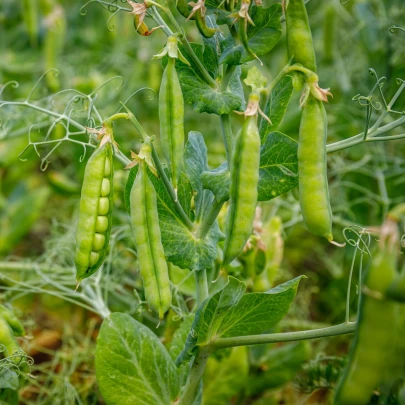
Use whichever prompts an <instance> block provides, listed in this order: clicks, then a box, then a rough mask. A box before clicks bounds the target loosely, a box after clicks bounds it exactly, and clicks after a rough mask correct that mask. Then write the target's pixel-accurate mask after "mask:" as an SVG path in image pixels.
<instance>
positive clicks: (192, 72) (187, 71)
mask: <svg viewBox="0 0 405 405" xmlns="http://www.w3.org/2000/svg"><path fill="white" fill-rule="evenodd" d="M191 46H192V48H193V50H194V52H195V53H196V55H197V57H198V58H199V59H200V60H202V61H203V62H205V63H206V64H208V65H207V66H205V67H206V69H207V70H208V71H209V72H210V73H211V74H216V72H217V69H215V68H213V67H212V66H211V67H210V64H211V62H212V61H214V59H215V57H214V55H213V53H212V50H210V49H207V50H206V51H204V52H203V47H202V45H199V44H191ZM181 50H182V52H183V55H184V56H185V57H186V58H187V60H188V61H189V62H190V66H187V65H186V64H185V63H183V62H181V61H179V60H177V61H176V70H177V72H178V76H179V80H180V84H181V90H182V92H183V97H184V101H185V102H186V103H187V104H191V105H192V107H193V109H194V111H197V112H200V113H201V112H206V113H209V114H218V115H222V114H229V113H230V112H231V111H234V110H237V109H238V108H239V107H240V105H241V103H242V99H241V97H240V96H239V95H238V94H234V93H232V92H230V91H228V90H226V91H219V90H218V89H216V88H212V87H210V86H209V85H208V84H207V83H206V82H205V81H204V80H203V79H202V78H201V75H200V71H199V69H198V68H197V66H196V65H195V64H194V62H193V60H192V59H191V58H190V57H189V55H188V54H187V53H186V51H185V50H184V48H181ZM166 63H167V61H166ZM215 63H217V62H215V61H214V64H215Z"/></svg>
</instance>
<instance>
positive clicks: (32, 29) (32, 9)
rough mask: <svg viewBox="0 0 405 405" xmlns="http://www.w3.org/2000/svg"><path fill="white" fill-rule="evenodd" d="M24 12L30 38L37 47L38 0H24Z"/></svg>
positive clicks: (32, 44)
mask: <svg viewBox="0 0 405 405" xmlns="http://www.w3.org/2000/svg"><path fill="white" fill-rule="evenodd" d="M21 4H22V13H23V18H24V22H25V25H26V29H27V32H28V35H29V38H30V43H31V46H33V47H36V46H37V45H38V28H39V21H38V20H39V19H38V8H39V7H38V0H23V1H22V3H21Z"/></svg>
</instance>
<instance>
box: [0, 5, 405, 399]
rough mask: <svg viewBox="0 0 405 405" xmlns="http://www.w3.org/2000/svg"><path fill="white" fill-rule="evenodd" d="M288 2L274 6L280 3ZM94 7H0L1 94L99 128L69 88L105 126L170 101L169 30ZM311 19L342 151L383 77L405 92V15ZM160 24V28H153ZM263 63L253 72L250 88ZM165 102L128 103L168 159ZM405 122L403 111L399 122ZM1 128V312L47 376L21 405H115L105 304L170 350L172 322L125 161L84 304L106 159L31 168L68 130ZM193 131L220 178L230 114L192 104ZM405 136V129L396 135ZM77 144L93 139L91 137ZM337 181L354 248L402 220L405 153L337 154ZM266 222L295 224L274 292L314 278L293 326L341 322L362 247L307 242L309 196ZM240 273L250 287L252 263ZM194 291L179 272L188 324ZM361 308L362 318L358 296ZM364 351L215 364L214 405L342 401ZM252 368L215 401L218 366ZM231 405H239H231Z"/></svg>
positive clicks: (251, 353) (339, 235) (338, 224)
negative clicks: (105, 385) (152, 302)
mask: <svg viewBox="0 0 405 405" xmlns="http://www.w3.org/2000/svg"><path fill="white" fill-rule="evenodd" d="M273 3H275V1H271V0H267V1H266V0H264V5H265V6H268V5H270V4H273ZM83 4H84V2H83V1H78V0H71V1H69V2H62V1H60V2H58V1H57V0H35V1H29V0H28V1H20V2H16V1H14V0H2V1H1V5H0V55H1V56H0V85H5V84H6V83H10V82H11V83H10V84H9V85H7V86H4V87H3V86H2V87H0V91H1V96H0V100H1V101H9V102H14V101H23V100H25V99H26V98H27V96H28V95H29V94H30V92H31V90H32V89H33V88H34V85H35V83H37V85H36V87H35V89H34V92H33V93H32V94H31V95H30V100H31V101H32V102H34V103H35V104H36V105H37V106H41V108H50V110H51V111H57V112H59V113H62V112H63V111H65V114H67V115H69V114H71V117H72V118H73V119H76V120H78V121H80V122H82V123H86V111H88V108H89V106H88V105H86V103H84V102H77V100H75V98H74V95H75V93H74V91H73V90H71V91H62V90H66V89H75V90H76V91H80V92H82V93H84V94H96V95H97V97H96V101H95V105H96V106H97V110H98V112H99V114H100V116H101V117H102V118H106V117H108V116H110V115H112V114H114V113H115V112H116V111H117V110H118V109H119V108H120V101H125V100H127V99H128V97H130V96H131V95H132V94H133V93H134V92H136V91H137V90H139V89H141V88H144V87H148V88H150V89H152V90H153V92H155V93H156V94H157V93H158V91H159V85H160V79H161V75H162V72H163V69H162V66H161V62H160V61H157V60H153V61H151V58H152V56H153V55H154V54H156V53H158V52H159V51H160V50H161V48H162V47H163V46H164V44H165V40H166V37H165V35H164V33H163V32H162V31H160V30H158V31H156V32H155V33H154V34H153V35H151V36H149V37H142V36H140V35H138V34H137V33H136V31H135V29H134V26H133V16H132V15H130V14H129V13H124V12H121V13H118V14H117V15H115V16H114V17H113V18H112V19H111V20H109V17H110V16H111V15H112V14H111V12H110V11H109V10H107V9H105V8H103V7H102V6H101V5H100V4H97V3H96V2H94V3H91V4H89V5H88V6H87V7H85V8H84V9H83V10H82V11H81V7H82V6H83ZM111 10H112V11H114V8H113V7H112V8H111ZM308 14H309V17H310V22H311V28H312V31H313V35H314V39H315V47H316V51H317V58H318V61H319V63H318V64H319V67H318V71H319V76H320V78H321V80H320V85H321V87H323V88H328V87H330V89H331V92H332V93H333V96H334V97H333V99H331V100H330V102H329V104H328V105H327V106H326V110H327V113H328V120H329V136H328V142H334V141H338V140H341V139H345V138H348V137H350V136H353V135H356V134H359V133H361V132H362V131H363V130H364V127H365V123H366V113H367V111H366V107H365V105H360V104H359V103H358V102H357V101H354V100H353V97H355V96H356V95H362V96H367V95H368V94H369V92H370V90H371V89H372V88H373V86H374V85H375V83H376V79H375V77H374V76H372V75H370V73H369V69H370V68H372V69H374V70H375V72H376V73H377V75H378V77H383V76H384V77H385V80H384V86H383V87H382V92H383V94H384V96H385V98H386V100H388V101H389V100H391V98H392V96H393V95H394V94H395V93H396V91H397V90H398V88H399V86H400V84H401V82H398V81H397V79H402V80H404V79H405V58H404V57H403V55H404V54H405V32H402V31H396V32H395V33H390V31H389V28H390V27H391V26H392V25H394V24H395V25H399V26H404V27H405V7H404V5H403V2H402V1H401V0H397V1H395V0H351V1H350V2H348V4H346V5H341V4H340V2H339V1H338V0H329V1H321V0H312V1H311V2H310V3H309V4H308ZM175 16H176V18H177V19H178V21H179V23H180V24H182V25H183V26H184V27H185V30H186V33H187V37H188V38H189V39H190V40H191V41H200V37H199V34H198V31H197V29H196V28H195V26H194V23H192V22H188V23H185V19H184V18H183V17H181V16H180V15H179V14H178V13H176V14H175ZM147 23H148V24H149V26H150V27H152V26H154V23H153V22H152V20H150V19H147ZM224 29H225V28H224ZM262 59H263V63H264V66H263V67H260V66H259V65H257V66H258V67H259V68H260V69H261V71H262V72H263V74H264V75H265V76H266V77H267V78H268V79H269V81H270V80H271V79H272V78H274V77H275V76H276V75H277V73H278V72H279V71H280V69H281V68H282V67H283V66H284V65H285V64H286V63H287V61H288V57H287V52H286V44H285V38H284V37H283V38H282V40H281V41H280V42H279V44H278V45H277V46H276V47H275V49H274V50H273V51H272V52H271V53H270V54H268V55H266V56H265V57H263V58H262ZM251 65H252V63H250V64H247V65H244V66H242V68H243V75H246V72H247V70H248V68H249V67H250V66H251ZM53 68H56V69H58V71H59V73H58V75H55V74H54V72H53V71H52V72H49V73H47V74H46V76H45V77H43V78H42V79H41V80H40V81H39V82H37V81H38V80H39V79H40V77H41V75H43V74H44V73H45V72H46V71H48V70H49V69H53ZM14 82H18V86H17V85H15V83H14ZM153 92H152V91H150V90H143V91H140V92H138V93H137V94H135V95H134V96H133V97H132V98H131V99H130V100H129V101H128V104H127V105H128V107H129V108H130V109H131V110H132V111H133V112H134V114H135V115H136V116H137V118H138V120H139V121H140V122H141V123H142V125H143V126H144V128H145V129H146V131H147V132H148V133H149V134H151V135H152V134H154V135H156V136H157V145H158V146H159V137H158V135H159V121H158V104H157V97H153ZM55 93H57V95H56V96H55V97H52V95H53V94H55ZM298 99H299V94H298V92H297V93H296V94H295V95H294V99H293V100H292V101H291V103H290V106H289V109H288V111H287V115H286V116H285V118H284V120H283V122H282V124H281V126H280V128H279V130H280V131H281V132H284V133H286V134H287V135H289V136H290V137H292V138H294V139H297V135H298V126H299V118H300V111H299V108H298ZM372 102H373V105H374V107H375V109H373V110H372V117H371V122H372V123H373V122H374V121H375V120H376V118H377V117H378V116H379V113H380V111H382V110H381V109H384V105H383V99H382V98H381V95H379V94H378V92H376V93H375V94H374V97H373V100H372ZM363 104H364V103H363ZM49 106H51V107H49ZM66 106H68V107H67V108H66ZM378 109H380V111H379V110H378ZM394 109H395V110H396V111H398V112H401V111H404V110H405V95H404V94H402V95H400V96H399V98H398V100H397V102H396V104H395V105H394ZM397 117H398V116H396V115H395V114H391V115H389V117H388V119H387V122H385V123H389V122H392V121H393V120H394V119H395V118H397ZM232 120H233V121H232V122H233V126H234V129H235V131H236V130H237V128H238V127H239V125H240V122H241V120H240V118H239V117H238V116H236V115H234V116H232ZM0 124H1V125H0V272H1V276H0V286H1V298H0V299H1V301H2V302H4V303H8V304H12V305H13V307H14V309H15V311H16V313H17V314H18V315H19V316H20V318H21V319H22V320H23V322H24V324H25V325H26V328H27V331H28V334H29V335H30V336H31V337H32V338H33V339H22V340H21V341H20V343H21V346H22V347H23V348H24V349H25V350H26V351H27V353H28V354H29V355H30V356H32V357H33V358H34V360H35V364H34V366H33V367H32V374H33V375H35V376H36V377H37V378H36V379H33V378H30V379H28V381H27V382H26V384H25V386H24V387H23V388H22V389H21V391H20V395H21V399H20V403H21V404H34V403H35V404H99V403H100V404H102V403H103V402H102V399H101V397H100V395H99V393H98V390H97V385H96V381H95V375H94V364H93V353H94V346H95V338H96V335H97V330H98V327H99V325H100V322H101V316H102V315H103V306H105V305H107V306H108V307H109V308H110V310H112V311H123V312H128V313H130V314H131V315H133V316H136V317H137V319H139V320H142V321H143V322H144V323H145V324H147V325H148V326H151V328H152V330H153V331H155V332H156V333H157V334H158V335H159V336H162V338H165V336H166V338H168V337H167V336H169V335H170V333H169V332H168V329H169V326H170V325H169V324H170V322H169V321H166V322H165V323H163V324H162V325H161V326H160V327H159V329H156V328H155V326H156V323H157V322H156V319H154V317H153V315H152V314H151V313H150V312H148V311H147V310H146V307H145V305H144V302H143V296H142V294H143V293H142V287H141V280H140V276H139V272H138V271H137V268H136V260H135V255H134V252H133V249H134V246H133V242H132V240H131V232H130V229H129V222H128V216H127V214H126V211H125V208H124V202H123V188H124V186H125V180H126V176H127V172H126V171H124V170H122V169H123V167H122V165H121V164H120V163H119V162H116V173H115V193H114V200H115V207H114V218H113V221H114V229H113V233H112V244H111V249H110V253H109V257H108V260H107V264H106V265H105V266H104V269H103V274H102V276H100V277H99V279H98V280H96V281H95V282H94V284H89V285H88V289H87V290H86V289H84V290H83V292H81V293H74V291H73V288H74V272H75V271H74V264H73V249H74V234H75V222H76V220H77V210H78V202H79V197H80V187H81V182H82V178H83V173H84V167H85V164H86V161H87V159H88V157H89V156H90V154H91V151H90V149H91V148H88V150H87V151H84V150H83V147H82V146H81V145H78V144H73V143H70V142H64V143H62V144H61V145H60V146H59V147H57V148H56V149H55V150H54V151H53V152H52V154H51V155H50V156H49V158H48V159H46V160H45V161H42V162H41V159H42V158H44V157H45V156H47V154H48V153H49V152H50V151H51V149H52V147H53V146H54V145H55V144H52V145H39V146H38V148H37V152H38V154H39V155H40V157H39V156H38V154H37V153H35V152H36V151H35V150H34V148H33V147H30V148H28V149H27V150H26V151H25V152H24V154H23V155H22V156H21V159H19V154H20V153H21V152H22V151H23V150H24V148H25V147H26V146H27V145H28V140H29V139H31V141H33V142H34V141H35V142H38V141H43V140H45V138H46V137H48V139H54V140H56V139H60V138H61V137H63V136H64V134H65V128H64V127H63V126H62V125H61V124H60V123H59V124H58V123H56V125H55V121H54V118H53V117H52V116H51V115H49V114H46V113H44V112H43V111H40V110H38V109H37V110H34V109H32V108H28V106H21V105H18V106H17V105H12V104H8V105H2V106H1V108H0ZM90 124H91V122H87V125H90ZM185 128H186V131H187V132H188V131H191V130H196V131H200V132H201V133H202V134H203V135H204V138H205V141H206V143H207V145H208V152H209V163H210V165H211V167H216V166H218V165H220V164H221V163H222V162H223V161H224V160H225V150H224V147H223V144H222V135H221V127H220V121H219V117H218V116H214V115H209V114H202V116H201V114H197V113H195V112H193V111H192V109H191V107H190V106H187V108H186V122H185ZM49 130H50V132H49V133H48V131H49ZM400 133H401V130H400V129H398V130H396V132H393V133H391V134H400ZM29 137H30V138H29ZM115 138H116V141H117V142H118V144H119V146H120V149H121V151H123V152H124V153H125V154H127V156H129V151H130V150H134V151H137V150H138V148H139V143H140V138H139V136H138V135H137V134H136V133H135V131H134V130H133V128H132V127H131V126H130V125H129V124H127V123H125V122H121V121H120V122H119V123H117V125H116V127H115ZM78 139H81V140H82V141H85V140H86V137H85V136H81V137H78ZM84 152H86V153H85V156H84ZM83 156H84V157H83ZM81 157H83V158H81ZM22 159H23V160H22ZM44 169H46V170H44ZM328 173H329V179H330V193H331V203H332V208H333V212H334V222H335V229H334V233H335V235H336V239H337V240H338V241H341V242H342V241H344V237H343V229H344V228H346V227H348V226H350V225H353V224H358V225H361V226H363V227H371V226H379V225H380V224H381V223H382V222H383V220H384V218H385V215H386V214H387V212H388V210H389V209H391V208H392V207H394V206H395V205H397V204H399V203H402V202H404V201H405V176H404V173H405V142H404V141H401V140H399V141H392V142H379V143H374V144H367V145H359V146H355V147H353V148H351V149H346V150H344V151H340V152H336V153H333V154H329V156H328ZM262 209H263V212H264V213H265V217H266V220H268V221H269V223H270V222H271V220H272V218H275V217H277V218H280V219H281V222H282V230H281V231H280V232H279V237H280V238H281V240H282V243H283V244H284V251H283V250H282V249H281V248H280V249H279V250H280V252H279V253H280V254H279V256H280V257H279V258H278V259H277V260H275V263H276V264H275V269H274V272H273V273H274V274H273V276H274V278H273V280H272V283H274V282H275V283H278V282H281V281H285V280H288V279H289V278H291V277H294V276H296V275H300V274H305V275H306V276H307V277H308V279H307V280H305V281H303V282H302V286H301V287H300V291H299V293H298V297H297V300H296V302H295V304H294V307H293V309H292V311H291V313H290V314H289V316H288V317H287V319H285V320H284V321H283V322H282V323H281V325H280V326H279V329H280V330H281V331H284V330H285V331H287V330H299V329H304V328H312V327H318V326H322V325H330V324H335V323H338V322H342V321H343V319H344V310H345V299H346V297H345V295H346V289H347V281H348V273H349V268H350V265H351V261H352V258H353V255H354V249H353V248H351V247H350V246H348V247H347V248H345V249H336V248H335V247H332V246H330V245H328V244H327V243H326V242H324V241H322V240H320V239H319V238H316V237H314V236H311V235H310V234H309V233H308V232H307V231H306V230H305V228H304V226H303V224H302V222H301V220H300V215H299V205H298V201H297V191H296V190H293V191H292V192H290V193H288V194H287V195H284V196H282V197H279V198H277V199H275V200H273V201H270V202H267V203H263V204H262ZM273 225H274V223H273ZM358 257H359V256H357V258H358ZM366 264H367V258H366V257H365V265H366ZM355 267H356V268H357V267H358V260H357V261H356V262H355ZM234 272H235V274H237V275H238V276H239V277H240V278H245V279H246V280H247V283H248V285H249V286H250V284H249V280H248V275H247V274H246V273H244V271H243V266H242V268H235V269H234ZM356 274H357V273H356ZM356 277H357V276H355V280H356ZM193 280H194V279H193V277H190V275H189V274H187V272H186V273H185V272H184V271H183V270H180V269H176V268H173V269H172V281H173V283H174V285H175V289H176V300H175V308H176V312H177V316H180V317H181V316H187V315H188V314H189V313H190V312H191V308H192V306H191V304H190V302H193V301H192V300H191V301H190V298H192V296H193ZM213 288H215V287H213ZM97 289H100V291H102V293H100V294H99V291H98V290H97ZM351 303H352V315H353V316H354V314H355V309H356V303H357V297H356V294H355V291H353V292H352V296H351ZM173 316H174V315H173ZM174 318H176V316H174ZM349 343H350V338H347V337H339V338H332V339H327V340H322V341H316V342H312V343H305V344H304V343H300V344H294V345H290V346H287V347H283V346H281V347H276V348H275V347H274V346H268V347H258V348H255V349H254V350H253V349H252V350H250V349H249V350H247V349H245V348H243V349H240V348H239V349H237V350H238V351H239V352H237V353H236V354H235V355H234V357H233V355H232V356H231V357H229V358H227V359H226V360H221V359H220V358H219V359H215V360H214V359H213V360H212V362H211V363H210V364H209V367H208V368H207V371H206V377H205V379H206V380H205V381H206V386H208V387H209V388H207V393H206V394H205V397H204V404H205V405H208V404H214V403H218V404H220V403H223V404H224V405H226V404H228V403H232V404H256V405H259V404H273V403H274V404H281V403H284V404H295V403H314V404H315V403H327V402H326V401H327V399H326V398H327V397H328V393H329V391H330V390H329V388H330V387H331V386H333V384H334V382H335V381H336V379H337V375H338V374H339V372H340V370H341V369H342V365H343V363H344V360H343V359H342V357H343V356H344V355H345V354H346V352H347V348H348V345H349ZM235 350H236V349H235ZM291 353H293V354H291ZM243 356H245V357H246V358H248V359H249V367H246V372H245V373H244V374H246V375H244V376H243V377H244V378H245V381H246V385H244V384H242V382H240V384H238V383H237V382H238V378H237V377H238V376H236V382H235V376H234V380H233V381H232V379H230V380H229V381H231V382H227V383H226V384H228V385H233V386H238V389H237V390H236V391H235V390H234V391H232V390H231V396H230V397H229V395H228V396H226V395H225V396H224V397H223V398H224V399H223V400H222V401H224V402H213V400H212V398H211V397H210V395H211V396H215V395H217V393H218V389H219V388H218V387H216V386H215V385H214V386H210V383H211V382H212V381H213V380H214V377H212V378H210V376H215V375H217V373H218V372H219V371H218V370H219V369H221V370H228V372H229V373H230V375H231V374H232V370H235V364H238V361H240V359H241V358H244V357H243ZM232 361H235V362H236V363H232ZM218 367H219V368H218ZM226 367H227V368H226ZM237 367H241V369H243V367H244V366H243V365H239V366H238V365H237V366H236V368H237ZM222 372H223V371H222ZM242 374H243V373H242ZM240 378H241V379H242V377H240ZM224 384H225V383H224ZM226 384H225V385H226ZM244 386H245V388H243V387H244ZM246 387H248V388H246ZM231 397H233V398H234V399H233V402H230V400H229V398H231ZM235 398H236V399H235ZM305 401H306V402H305Z"/></svg>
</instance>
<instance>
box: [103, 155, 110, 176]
mask: <svg viewBox="0 0 405 405" xmlns="http://www.w3.org/2000/svg"><path fill="white" fill-rule="evenodd" d="M110 174H111V162H110V160H109V159H106V160H105V165H104V176H105V177H108V176H109V175H110Z"/></svg>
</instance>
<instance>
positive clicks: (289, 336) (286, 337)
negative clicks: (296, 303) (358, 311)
mask: <svg viewBox="0 0 405 405" xmlns="http://www.w3.org/2000/svg"><path fill="white" fill-rule="evenodd" d="M355 330H356V322H350V323H342V324H340V325H336V326H330V327H328V328H322V329H315V330H304V331H300V332H287V333H272V334H268V335H251V336H236V337H229V338H219V339H217V340H215V341H214V342H212V343H211V344H210V346H211V347H212V348H213V349H214V350H218V349H225V348H227V347H235V346H248V345H260V344H266V343H279V342H294V341H297V340H308V339H318V338H324V337H330V336H338V335H345V334H348V333H353V332H354V331H355Z"/></svg>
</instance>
